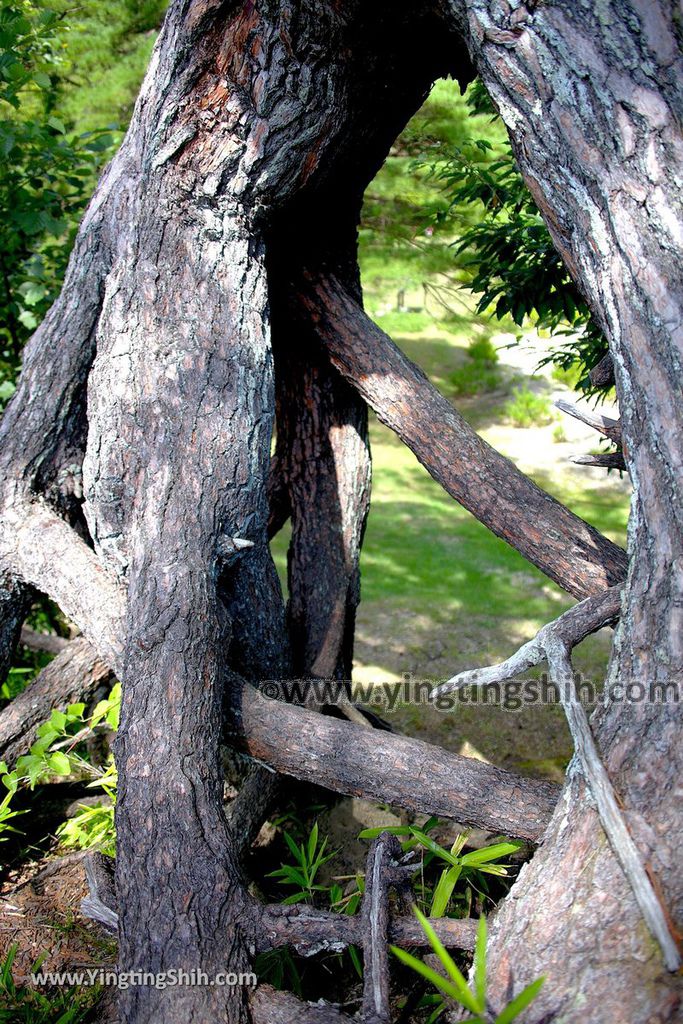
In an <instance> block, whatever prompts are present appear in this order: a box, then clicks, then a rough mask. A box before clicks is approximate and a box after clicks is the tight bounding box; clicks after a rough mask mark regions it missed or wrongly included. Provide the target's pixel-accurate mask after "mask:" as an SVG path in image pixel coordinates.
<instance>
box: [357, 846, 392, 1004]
mask: <svg viewBox="0 0 683 1024" xmlns="http://www.w3.org/2000/svg"><path fill="white" fill-rule="evenodd" d="M400 856H401V847H400V845H399V842H398V840H397V838H396V836H392V835H390V834H389V833H388V832H384V833H382V835H380V836H378V837H377V839H375V841H374V842H373V843H372V845H371V847H370V852H369V853H368V860H367V867H366V871H365V894H364V896H363V907H362V918H361V920H362V932H363V961H364V968H365V969H364V971H363V1019H364V1021H367V1024H390V1022H391V1014H390V1010H389V945H388V943H389V890H390V889H391V867H392V864H394V863H396V862H397V861H398V859H399V857H400Z"/></svg>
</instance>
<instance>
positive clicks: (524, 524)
mask: <svg viewBox="0 0 683 1024" xmlns="http://www.w3.org/2000/svg"><path fill="white" fill-rule="evenodd" d="M298 302H299V304H300V305H301V307H303V308H304V309H305V310H306V311H307V312H308V314H309V316H310V317H311V319H312V321H313V322H314V324H315V325H316V329H317V332H318V335H319V337H320V339H321V341H323V343H324V345H325V347H326V349H327V351H328V352H329V354H330V358H331V360H332V362H333V363H334V365H335V366H336V367H337V369H338V370H339V371H340V373H342V374H343V375H344V376H345V377H346V379H347V380H349V381H350V382H351V383H352V384H353V385H354V386H355V387H357V388H358V390H359V391H360V393H361V394H362V395H363V397H364V398H365V399H366V401H367V402H368V404H369V405H370V406H371V407H372V408H373V409H374V410H375V412H376V413H377V415H378V417H379V419H380V420H381V421H382V422H383V423H385V424H386V425H387V426H389V427H391V428H392V429H393V430H395V431H396V433H397V434H398V436H399V437H400V438H401V440H402V441H404V442H405V443H406V444H407V445H408V447H409V448H410V449H411V450H412V451H413V452H414V453H415V455H416V456H417V458H418V459H419V460H420V462H422V463H423V465H424V466H425V468H426V469H427V470H428V471H429V472H430V473H431V475H432V476H433V477H434V478H435V479H436V480H437V481H438V482H439V483H440V484H441V485H442V486H443V487H444V488H445V489H446V490H447V491H448V493H449V494H451V495H452V496H453V497H454V498H455V499H456V500H457V501H459V502H460V504H462V505H463V506H464V507H465V508H466V509H468V510H469V511H470V512H472V514H473V515H474V516H476V517H477V519H479V520H480V522H482V523H483V524H484V525H485V526H487V527H488V528H489V529H490V530H491V531H492V532H493V533H495V534H496V535H497V536H499V537H502V538H503V539H504V540H506V541H507V542H508V543H509V544H511V545H512V546H513V547H514V548H516V549H517V550H518V551H519V552H520V553H521V554H523V555H524V556H525V558H527V559H528V560H529V561H530V562H532V563H533V564H534V565H536V566H538V568H539V569H541V570H542V571H543V572H544V573H546V575H547V576H549V577H550V578H551V579H552V580H554V581H555V582H556V583H558V584H559V585H560V586H561V587H563V588H564V589H565V590H567V591H569V593H571V594H574V595H575V596H576V597H579V598H583V597H587V596H589V595H591V594H594V593H596V592H598V591H600V590H603V589H605V588H606V587H608V586H612V585H614V584H616V583H619V582H621V581H622V580H623V579H624V577H625V574H626V555H625V553H624V552H623V551H622V550H621V549H620V548H618V547H617V546H616V545H615V544H613V543H612V542H611V541H609V540H607V539H606V538H605V537H603V536H602V535H601V534H600V533H599V532H598V531H597V530H595V529H594V528H593V527H591V526H589V525H588V524H587V523H585V522H584V521H583V520H582V519H579V517H578V516H575V515H574V513H573V512H570V511H569V509H567V508H565V507H564V506H563V505H562V504H560V502H558V501H557V500H556V499H555V498H552V497H551V496H550V495H549V494H545V493H544V492H543V491H542V490H541V489H540V488H539V487H537V486H536V484H534V483H533V481H531V480H530V479H529V478H528V477H527V476H525V475H524V474H523V473H521V472H520V471H519V470H518V469H517V468H516V467H515V466H514V465H513V464H512V463H511V462H510V461H509V460H508V459H506V458H504V457H503V456H502V455H500V454H499V453H498V452H496V451H495V450H494V449H493V448H491V447H490V446H489V445H488V444H487V443H486V442H485V441H483V440H482V439H481V438H480V437H479V436H478V435H477V434H476V433H475V432H474V431H473V430H472V428H471V427H470V426H469V424H468V423H467V422H466V421H465V420H464V419H463V418H462V417H461V416H460V414H459V413H458V412H457V411H456V410H455V409H454V408H453V406H452V405H451V404H450V402H448V401H447V400H446V399H445V398H444V397H443V396H442V395H440V394H439V392H438V391H437V390H436V388H435V387H434V386H433V385H432V384H430V383H429V381H428V380H427V379H426V377H425V376H424V374H423V373H422V371H421V370H419V369H418V367H417V366H415V364H414V363H412V362H411V361H410V360H409V359H408V358H407V357H406V356H404V355H403V353H402V352H401V351H400V349H398V348H397V347H396V345H394V343H393V342H392V341H391V339H390V338H389V337H388V336H387V335H386V334H385V333H384V332H383V331H382V330H380V328H379V327H377V326H376V325H375V324H374V323H373V322H372V321H371V320H370V319H369V317H367V316H366V315H365V313H363V311H362V310H361V309H360V307H359V306H358V304H357V303H356V302H355V300H354V299H353V298H352V297H351V296H350V295H349V294H348V293H347V292H346V290H345V289H344V288H343V287H342V286H340V284H339V282H337V281H336V280H335V279H334V278H331V277H330V278H326V277H320V278H317V279H316V278H312V279H310V280H308V281H307V282H306V284H305V285H304V286H303V288H302V289H301V290H300V292H299V295H298ZM435 424H436V425H438V431H437V432H436V433H435V429H434V427H435ZM520 508H522V509H524V514H523V515H520Z"/></svg>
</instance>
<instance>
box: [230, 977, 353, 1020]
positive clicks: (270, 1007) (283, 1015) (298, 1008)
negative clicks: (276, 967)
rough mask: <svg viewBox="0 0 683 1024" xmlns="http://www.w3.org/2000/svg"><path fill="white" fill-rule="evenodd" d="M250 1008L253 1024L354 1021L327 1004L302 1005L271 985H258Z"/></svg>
mask: <svg viewBox="0 0 683 1024" xmlns="http://www.w3.org/2000/svg"><path fill="white" fill-rule="evenodd" d="M250 1005H251V1017H252V1020H253V1022H254V1024H351V1022H352V1021H353V1020H354V1018H352V1017H348V1016H347V1015H346V1014H345V1013H342V1012H341V1011H340V1010H338V1009H337V1008H336V1007H335V1006H332V1005H331V1004H330V1003H325V1002H323V1001H322V1000H320V1002H317V1003H305V1002H303V1000H301V999H298V998H297V997H296V996H295V995H293V994H292V993H291V992H283V991H280V990H278V989H276V988H273V987H272V986H271V985H259V986H258V988H257V989H256V991H255V992H254V994H253V995H252V996H251V999H250Z"/></svg>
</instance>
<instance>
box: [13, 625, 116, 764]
mask: <svg viewBox="0 0 683 1024" xmlns="http://www.w3.org/2000/svg"><path fill="white" fill-rule="evenodd" d="M112 679H113V677H112V673H111V671H110V669H109V668H108V667H107V666H106V665H105V664H104V662H102V661H100V659H99V658H98V656H97V654H96V652H95V650H94V648H93V647H92V646H91V644H90V643H88V641H87V640H86V639H85V637H76V639H75V640H71V641H70V642H69V643H67V646H66V647H65V648H64V649H63V650H62V651H61V652H60V653H59V654H58V655H57V656H56V657H55V658H54V660H53V661H51V662H50V664H49V665H46V667H45V668H44V669H43V670H42V671H41V672H39V673H38V675H37V676H36V678H35V679H33V680H32V681H31V682H30V683H29V685H28V686H27V687H26V689H25V690H23V691H22V692H21V693H20V694H18V695H17V696H16V697H15V698H14V700H12V701H10V702H9V704H8V705H7V707H6V708H4V709H3V710H2V711H1V712H0V761H3V760H4V761H7V763H8V765H9V766H10V767H11V766H12V765H13V764H14V763H15V761H16V759H17V758H18V757H20V756H21V755H22V754H25V753H27V751H28V750H29V748H30V746H31V744H32V743H33V741H34V740H35V736H36V729H37V727H38V726H39V725H40V724H41V722H44V721H45V720H46V719H47V718H49V717H50V712H51V711H52V709H53V708H65V707H66V706H67V705H68V704H75V703H76V702H79V701H83V702H84V703H86V704H88V703H89V702H90V701H91V700H92V699H93V698H94V696H95V694H96V692H97V690H98V689H99V688H100V687H102V686H105V685H107V684H108V683H109V682H111V681H112Z"/></svg>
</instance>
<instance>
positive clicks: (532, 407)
mask: <svg viewBox="0 0 683 1024" xmlns="http://www.w3.org/2000/svg"><path fill="white" fill-rule="evenodd" d="M503 412H504V415H505V418H506V419H508V420H510V421H511V422H512V423H513V424H514V426H516V427H542V426H547V424H548V423H552V421H553V419H554V418H555V417H554V414H553V411H552V408H551V405H550V402H549V401H548V399H547V398H544V397H543V396H542V395H536V394H534V392H533V391H531V390H530V389H529V388H527V387H523V388H517V390H516V391H515V393H514V395H513V397H512V398H509V399H508V401H507V402H506V403H505V405H504V406H503Z"/></svg>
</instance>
